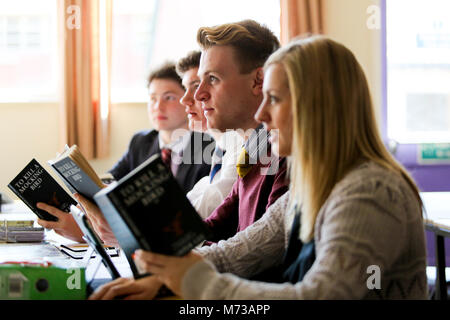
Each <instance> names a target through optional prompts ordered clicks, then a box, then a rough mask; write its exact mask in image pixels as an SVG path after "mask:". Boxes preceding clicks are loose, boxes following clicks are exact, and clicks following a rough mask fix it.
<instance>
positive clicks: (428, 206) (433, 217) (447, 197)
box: [420, 192, 450, 300]
mask: <svg viewBox="0 0 450 320" xmlns="http://www.w3.org/2000/svg"><path fill="white" fill-rule="evenodd" d="M420 196H421V197H422V201H423V203H424V206H425V210H426V211H425V214H424V224H425V229H426V230H429V231H431V232H433V234H434V240H435V254H436V284H435V291H436V299H438V300H447V280H446V277H445V267H446V266H445V242H444V239H445V238H446V237H450V192H421V194H420Z"/></svg>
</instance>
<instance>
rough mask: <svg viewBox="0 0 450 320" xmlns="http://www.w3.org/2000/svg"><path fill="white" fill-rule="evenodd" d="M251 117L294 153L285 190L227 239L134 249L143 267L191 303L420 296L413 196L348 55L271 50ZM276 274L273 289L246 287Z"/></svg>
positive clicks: (329, 47) (299, 45)
mask: <svg viewBox="0 0 450 320" xmlns="http://www.w3.org/2000/svg"><path fill="white" fill-rule="evenodd" d="M256 118H257V119H258V120H259V121H261V122H263V123H264V124H265V126H266V127H267V128H268V129H270V130H271V132H272V140H273V144H272V146H273V148H274V149H276V150H277V152H278V153H279V154H280V155H281V156H290V159H289V161H290V180H291V185H290V191H289V192H288V193H287V194H286V195H285V196H283V197H282V198H280V199H279V200H278V201H277V202H275V203H274V204H273V205H272V206H271V207H270V208H269V210H268V212H267V213H266V214H265V215H264V216H263V217H262V218H261V219H260V220H259V221H258V222H256V223H255V224H253V225H252V226H250V227H249V228H247V229H246V230H244V231H242V232H240V233H238V234H237V235H236V236H234V237H233V238H231V239H228V240H227V241H221V242H219V243H218V244H217V245H213V246H211V247H207V248H201V249H199V250H198V251H197V252H196V253H194V252H192V253H190V254H188V255H186V256H185V257H181V258H178V257H167V256H162V255H158V254H153V253H150V252H144V251H141V250H138V251H137V252H136V260H137V261H138V263H139V264H140V265H141V266H142V267H145V268H146V269H147V270H148V271H149V272H151V273H153V274H155V275H156V279H158V280H159V281H162V282H163V283H164V284H166V285H167V286H168V287H169V288H170V289H172V291H174V292H175V293H176V294H178V295H180V296H182V297H184V298H186V299H377V298H382V299H425V298H426V297H427V283H426V274H425V266H426V262H425V240H424V229H423V225H422V203H421V200H420V196H419V193H418V190H417V187H416V185H415V184H414V182H413V180H412V179H411V178H410V177H409V175H408V174H407V173H406V171H405V170H404V169H403V168H402V167H401V166H400V165H399V164H398V163H396V162H395V160H394V159H393V158H392V157H391V156H390V155H389V153H388V152H387V151H386V149H385V147H384V145H383V144H382V141H381V139H380V136H379V133H378V131H377V127H376V123H375V117H374V112H373V107H372V103H371V98H370V94H369V89H368V85H367V81H366V78H365V76H364V73H363V71H362V69H361V67H360V65H359V64H358V62H357V61H356V59H355V57H354V56H353V54H352V53H351V52H350V51H349V50H348V49H347V48H345V47H344V46H342V45H341V44H339V43H336V42H334V41H332V40H329V39H327V38H324V37H313V38H309V39H304V40H296V41H294V42H292V43H291V44H289V45H288V46H287V47H285V48H282V49H280V50H278V51H277V52H276V53H274V54H273V55H272V56H271V57H270V58H269V60H268V62H267V63H266V65H265V80H264V101H263V103H262V104H261V106H260V108H259V110H258V112H257V114H256ZM292 235H294V238H297V239H293V237H292ZM298 238H299V239H298ZM295 240H298V243H300V245H298V243H297V245H295ZM293 243H294V245H293ZM311 248H313V249H312V250H311ZM293 253H294V254H293ZM289 256H290V258H289ZM292 257H294V258H292ZM274 267H277V268H278V269H277V268H275V269H273V270H278V275H279V277H278V278H279V281H278V282H273V283H264V282H258V281H254V280H247V279H250V278H252V277H254V276H255V275H256V274H258V273H259V272H262V271H264V270H268V269H270V268H274Z"/></svg>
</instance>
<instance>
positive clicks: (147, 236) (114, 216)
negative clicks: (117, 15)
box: [94, 154, 209, 277]
mask: <svg viewBox="0 0 450 320" xmlns="http://www.w3.org/2000/svg"><path fill="white" fill-rule="evenodd" d="M94 200H95V202H96V203H97V205H98V206H99V208H100V209H101V211H102V212H103V214H104V216H105V218H106V220H107V221H108V224H109V226H110V227H111V229H112V231H113V232H114V235H115V237H116V238H117V240H118V242H119V244H120V247H121V248H122V250H123V251H124V252H125V255H126V257H127V259H128V262H129V263H130V266H131V268H132V270H133V273H134V275H135V277H136V276H141V275H142V273H141V272H139V271H138V269H137V266H135V265H134V261H133V259H132V258H131V256H132V254H133V253H134V251H135V250H137V249H139V248H141V249H144V250H147V251H153V252H156V253H161V254H166V255H174V256H181V255H184V254H186V253H188V252H189V251H190V250H191V249H193V248H194V247H195V246H196V245H198V244H200V243H201V242H202V241H204V240H205V239H207V237H208V236H209V229H208V227H207V226H206V224H205V223H204V222H203V220H202V218H201V217H200V216H199V215H198V213H197V212H196V211H195V209H194V208H193V207H192V205H191V203H190V202H189V200H188V199H187V198H186V196H185V194H184V192H183V190H182V188H181V187H180V186H179V185H178V182H177V181H176V180H175V178H174V177H173V175H172V173H171V171H170V169H169V168H167V167H166V166H165V164H164V163H163V162H162V159H161V157H160V155H159V154H155V155H154V156H152V157H150V158H149V159H148V160H146V161H145V162H144V163H142V164H141V165H140V166H139V167H137V168H136V169H134V170H133V171H131V172H130V173H129V174H127V175H126V176H125V177H123V178H122V179H120V180H119V181H116V182H113V183H112V184H110V185H109V186H108V187H106V188H104V189H102V190H101V191H99V192H98V193H97V194H95V196H94Z"/></svg>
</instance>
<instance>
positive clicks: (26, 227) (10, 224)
mask: <svg viewBox="0 0 450 320" xmlns="http://www.w3.org/2000/svg"><path fill="white" fill-rule="evenodd" d="M44 236H45V231H44V228H43V227H35V226H34V220H9V219H7V220H0V241H5V242H41V241H43V240H44Z"/></svg>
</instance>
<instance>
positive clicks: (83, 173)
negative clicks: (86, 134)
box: [48, 145, 103, 200]
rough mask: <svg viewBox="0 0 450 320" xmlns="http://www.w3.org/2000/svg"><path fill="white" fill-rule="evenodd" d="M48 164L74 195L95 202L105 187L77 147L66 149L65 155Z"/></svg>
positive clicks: (62, 154)
mask: <svg viewBox="0 0 450 320" xmlns="http://www.w3.org/2000/svg"><path fill="white" fill-rule="evenodd" d="M48 163H49V165H50V166H51V167H52V168H53V169H54V170H55V172H56V173H57V174H58V176H59V177H61V180H62V181H63V182H64V184H65V185H66V186H67V187H68V188H69V190H70V192H72V193H79V194H81V195H82V196H83V197H85V198H87V199H90V200H93V198H94V194H96V193H97V192H98V191H100V189H101V188H102V187H103V183H102V182H101V180H100V178H99V177H98V176H97V174H96V173H95V171H94V169H92V167H91V166H90V165H89V163H88V162H87V160H86V158H84V156H83V155H82V154H81V152H80V151H79V149H78V147H77V146H76V145H73V146H72V147H71V148H68V147H66V149H65V150H64V152H63V153H61V154H60V155H59V156H58V157H57V158H56V159H53V160H49V161H48Z"/></svg>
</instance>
